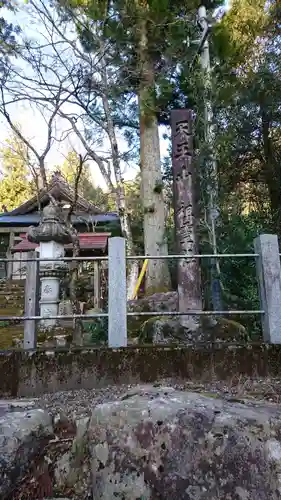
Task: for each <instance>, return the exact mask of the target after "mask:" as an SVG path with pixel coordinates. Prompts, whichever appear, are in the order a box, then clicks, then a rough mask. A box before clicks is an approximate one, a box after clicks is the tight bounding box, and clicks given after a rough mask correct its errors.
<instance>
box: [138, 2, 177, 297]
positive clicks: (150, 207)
mask: <svg viewBox="0 0 281 500" xmlns="http://www.w3.org/2000/svg"><path fill="white" fill-rule="evenodd" d="M136 2H138V0H136ZM144 8H145V9H146V10H148V6H147V5H146V2H145V5H144V4H143V5H142V9H144ZM139 29H140V38H139V46H138V49H139V62H140V88H139V96H138V98H139V114H140V157H141V179H142V199H143V210H144V247H145V253H146V255H157V256H160V255H167V254H168V245H167V240H166V228H165V203H164V196H163V181H162V172H161V160H160V143H159V131H158V121H157V116H156V112H155V103H154V92H155V80H154V68H153V64H152V62H151V60H150V57H149V52H148V39H147V25H146V12H143V16H140V26H139ZM169 288H170V273H169V269H168V263H167V260H164V259H157V260H149V265H148V269H147V275H146V293H147V294H152V293H155V292H159V291H166V290H168V289H169Z"/></svg>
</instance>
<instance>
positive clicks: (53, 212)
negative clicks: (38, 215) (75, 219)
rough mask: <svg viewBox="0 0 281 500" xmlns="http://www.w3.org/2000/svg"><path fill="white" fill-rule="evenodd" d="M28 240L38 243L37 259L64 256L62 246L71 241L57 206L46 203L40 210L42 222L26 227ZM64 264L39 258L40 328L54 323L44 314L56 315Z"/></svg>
mask: <svg viewBox="0 0 281 500" xmlns="http://www.w3.org/2000/svg"><path fill="white" fill-rule="evenodd" d="M27 237H28V240H29V241H32V242H33V243H39V245H40V259H48V258H50V259H56V258H58V259H59V258H62V257H64V245H66V244H68V243H70V242H71V240H72V238H71V233H70V231H69V230H68V228H67V227H66V225H65V222H64V220H63V216H62V212H61V209H60V207H58V206H55V205H53V204H52V203H50V205H48V206H47V207H45V208H44V210H43V217H42V222H41V223H40V225H39V226H38V227H31V228H29V231H28V234H27ZM67 269H68V266H67V264H66V263H64V262H63V261H57V262H56V261H55V260H50V261H41V262H40V278H41V297H40V316H43V317H46V319H44V320H42V322H41V325H40V326H41V328H42V329H44V330H49V329H52V328H53V327H55V326H56V325H57V320H56V319H48V316H57V315H58V310H59V293H60V279H61V276H62V275H63V274H64V273H65V272H66V271H67Z"/></svg>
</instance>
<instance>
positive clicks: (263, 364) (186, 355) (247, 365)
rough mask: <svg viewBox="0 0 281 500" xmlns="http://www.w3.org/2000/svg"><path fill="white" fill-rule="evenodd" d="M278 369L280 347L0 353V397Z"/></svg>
mask: <svg viewBox="0 0 281 500" xmlns="http://www.w3.org/2000/svg"><path fill="white" fill-rule="evenodd" d="M280 374H281V346H279V345H264V344H257V345H251V346H245V345H243V346H242V345H241V346H225V345H220V346H219V345H218V346H216V347H215V346H213V347H194V346H190V347H184V348H182V347H156V346H151V347H150V346H132V347H127V348H124V349H108V348H101V349H89V350H78V349H77V350H71V351H70V350H63V349H61V350H56V351H39V350H37V351H34V352H26V351H20V350H18V351H2V352H0V396H2V397H11V396H12V397H15V396H38V395H40V394H42V393H44V392H55V391H62V390H70V389H79V388H84V389H88V388H89V389H90V388H100V387H105V386H107V385H110V384H122V383H126V384H130V383H148V382H155V381H157V380H159V379H163V378H165V377H174V378H179V379H185V380H186V379H192V380H198V381H199V380H202V381H204V380H210V379H214V378H217V379H222V380H224V379H228V378H231V377H235V376H239V375H248V376H255V377H256V376H260V377H266V376H269V375H270V376H277V375H280Z"/></svg>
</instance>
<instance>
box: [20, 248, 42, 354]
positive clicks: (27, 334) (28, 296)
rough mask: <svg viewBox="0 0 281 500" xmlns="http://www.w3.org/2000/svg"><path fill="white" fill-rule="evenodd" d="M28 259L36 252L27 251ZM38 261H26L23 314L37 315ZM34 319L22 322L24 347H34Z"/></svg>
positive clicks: (34, 255) (35, 339) (33, 257)
mask: <svg viewBox="0 0 281 500" xmlns="http://www.w3.org/2000/svg"><path fill="white" fill-rule="evenodd" d="M27 258H28V259H35V258H36V252H28V253H27ZM38 269H39V266H38V262H36V261H35V260H34V261H33V262H32V261H28V262H26V280H25V292H24V295H25V296H24V315H25V316H36V315H37V309H38V308H37V301H38V300H37V299H38V293H39V273H38ZM36 344H37V337H36V321H35V320H34V319H28V320H26V321H25V322H24V340H23V347H24V349H36Z"/></svg>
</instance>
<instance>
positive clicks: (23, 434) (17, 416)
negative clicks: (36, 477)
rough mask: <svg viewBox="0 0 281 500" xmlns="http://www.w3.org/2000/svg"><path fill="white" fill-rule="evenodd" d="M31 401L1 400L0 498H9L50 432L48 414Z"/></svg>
mask: <svg viewBox="0 0 281 500" xmlns="http://www.w3.org/2000/svg"><path fill="white" fill-rule="evenodd" d="M34 406H35V403H34V402H33V401H30V402H29V401H24V402H23V401H9V402H6V401H0V498H1V499H4V498H8V495H9V494H10V493H11V492H12V490H13V489H14V487H15V485H16V483H17V482H18V481H19V480H20V479H22V477H23V476H24V475H25V473H26V472H27V471H28V469H29V467H30V464H31V461H32V460H33V459H34V458H35V457H36V455H37V454H38V453H40V452H41V451H42V450H43V449H44V447H45V446H46V443H47V442H48V441H49V439H50V437H51V436H52V435H53V428H52V419H51V416H50V415H49V414H48V413H47V412H46V411H44V410H42V409H39V408H35V407H34Z"/></svg>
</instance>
